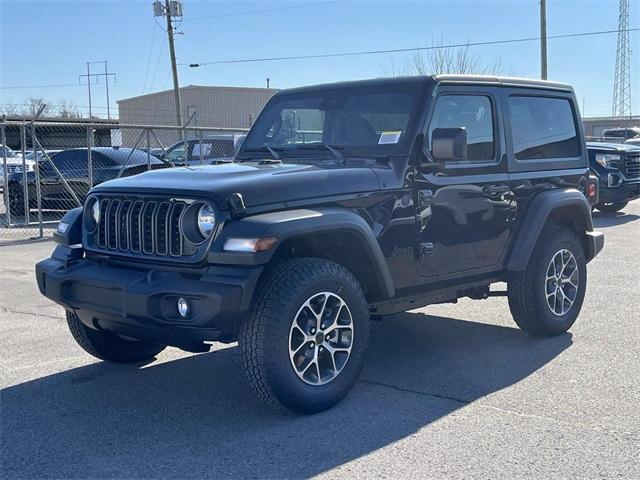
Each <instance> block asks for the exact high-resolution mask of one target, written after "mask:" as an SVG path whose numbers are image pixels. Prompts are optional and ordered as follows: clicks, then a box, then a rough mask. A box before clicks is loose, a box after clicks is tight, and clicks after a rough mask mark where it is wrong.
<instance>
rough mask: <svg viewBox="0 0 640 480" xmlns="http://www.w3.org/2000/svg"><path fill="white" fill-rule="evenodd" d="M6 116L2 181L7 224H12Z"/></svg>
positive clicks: (2, 128) (2, 132)
mask: <svg viewBox="0 0 640 480" xmlns="http://www.w3.org/2000/svg"><path fill="white" fill-rule="evenodd" d="M5 122H6V117H4V116H3V117H2V126H0V131H1V135H2V139H1V142H2V182H3V183H4V185H3V190H4V207H5V209H6V215H7V225H11V207H10V205H9V172H8V171H7V132H6V130H5V128H6V127H5Z"/></svg>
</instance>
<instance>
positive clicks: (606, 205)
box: [596, 202, 629, 213]
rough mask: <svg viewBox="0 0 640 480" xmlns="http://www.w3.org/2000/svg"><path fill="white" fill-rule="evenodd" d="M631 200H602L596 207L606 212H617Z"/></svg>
mask: <svg viewBox="0 0 640 480" xmlns="http://www.w3.org/2000/svg"><path fill="white" fill-rule="evenodd" d="M628 203H629V202H600V203H598V204H596V208H597V209H598V210H600V211H601V212H604V213H615V212H619V211H620V210H622V209H623V208H624V207H626V206H627V204H628Z"/></svg>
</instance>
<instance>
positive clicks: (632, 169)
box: [622, 155, 640, 178]
mask: <svg viewBox="0 0 640 480" xmlns="http://www.w3.org/2000/svg"><path fill="white" fill-rule="evenodd" d="M622 160H623V161H624V168H623V172H624V174H625V175H626V176H627V177H629V178H639V177H640V155H625V156H624V157H622Z"/></svg>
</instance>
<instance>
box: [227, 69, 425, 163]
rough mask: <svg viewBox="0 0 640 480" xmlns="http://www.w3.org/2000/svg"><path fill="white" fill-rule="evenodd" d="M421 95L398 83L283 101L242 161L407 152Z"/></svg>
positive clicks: (256, 129)
mask: <svg viewBox="0 0 640 480" xmlns="http://www.w3.org/2000/svg"><path fill="white" fill-rule="evenodd" d="M420 90H421V87H420V85H419V84H417V83H415V82H412V83H410V82H407V83H400V82H398V83H393V84H385V85H379V86H373V87H362V86H358V87H356V86H353V87H348V88H327V89H324V90H317V91H312V90H309V91H305V92H294V93H285V94H280V95H277V96H275V97H273V98H272V99H271V101H270V102H269V103H268V104H267V106H266V107H265V109H264V110H263V112H262V113H261V114H260V116H259V117H258V119H257V120H256V123H255V124H254V125H253V127H252V128H251V131H250V132H249V134H248V135H247V138H246V139H245V141H244V143H243V144H242V148H241V149H240V151H239V153H238V159H239V160H242V159H247V158H255V157H256V153H255V152H256V151H262V153H263V156H265V155H266V156H273V155H272V153H273V152H278V154H279V155H280V156H282V157H286V156H287V155H297V156H302V155H309V154H310V153H312V154H313V155H316V156H317V155H321V156H322V157H327V158H334V159H335V158H339V156H337V155H336V154H335V153H336V149H337V150H340V152H341V153H342V154H344V155H345V156H348V155H366V156H377V155H389V154H398V153H403V152H406V151H407V150H408V148H409V143H410V139H411V136H412V134H413V132H414V129H415V123H416V118H415V117H416V112H417V111H418V110H419V108H418V107H419V103H420ZM327 145H328V146H330V147H331V149H327V148H326V146H327ZM267 147H268V148H267ZM316 147H317V148H316ZM269 149H271V150H269ZM332 149H333V151H332Z"/></svg>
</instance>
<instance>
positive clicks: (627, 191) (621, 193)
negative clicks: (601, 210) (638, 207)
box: [599, 180, 640, 203]
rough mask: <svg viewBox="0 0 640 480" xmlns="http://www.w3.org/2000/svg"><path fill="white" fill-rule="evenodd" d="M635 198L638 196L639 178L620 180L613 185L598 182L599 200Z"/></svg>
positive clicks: (614, 200) (619, 200)
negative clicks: (616, 184) (608, 185)
mask: <svg viewBox="0 0 640 480" xmlns="http://www.w3.org/2000/svg"><path fill="white" fill-rule="evenodd" d="M636 198H640V180H633V181H628V180H621V181H620V183H619V185H618V186H615V187H607V184H606V183H605V184H603V183H602V182H601V183H600V199H599V201H600V202H611V203H617V202H629V201H631V200H635V199H636Z"/></svg>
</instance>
